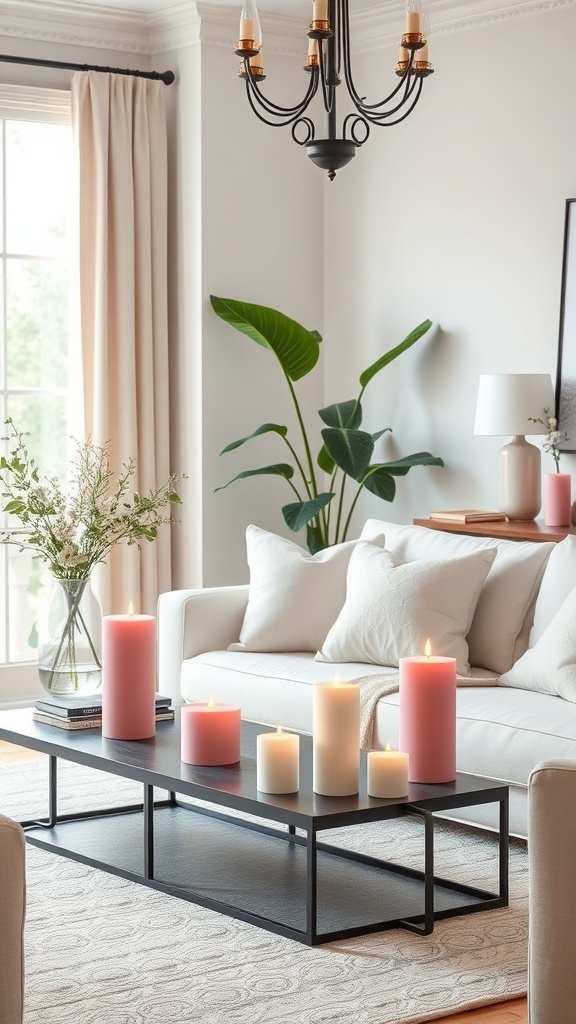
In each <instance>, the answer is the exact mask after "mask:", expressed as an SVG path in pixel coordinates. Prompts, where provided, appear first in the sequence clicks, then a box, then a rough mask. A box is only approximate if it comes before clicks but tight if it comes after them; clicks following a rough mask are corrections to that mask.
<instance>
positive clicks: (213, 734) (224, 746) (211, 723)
mask: <svg viewBox="0 0 576 1024" xmlns="http://www.w3.org/2000/svg"><path fill="white" fill-rule="evenodd" d="M240 714H241V713H240V708H237V707H235V706H234V705H232V704H216V703H215V702H214V701H212V700H211V701H210V703H209V704H185V705H184V706H183V708H182V710H181V716H180V741H181V753H180V757H181V760H182V761H184V762H185V763H186V764H198V765H217V764H236V762H237V761H239V760H240V730H241V719H240Z"/></svg>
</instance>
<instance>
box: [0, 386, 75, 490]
mask: <svg viewBox="0 0 576 1024" xmlns="http://www.w3.org/2000/svg"><path fill="white" fill-rule="evenodd" d="M6 406H7V413H8V416H9V417H10V418H11V419H12V420H13V421H14V424H15V425H16V427H17V428H18V430H20V431H21V432H22V433H24V434H28V435H29V436H28V437H26V438H25V441H26V448H27V449H28V451H29V452H30V454H31V455H32V456H33V458H35V459H36V462H37V463H38V468H39V470H40V473H41V474H42V475H43V474H45V473H49V474H50V476H57V477H59V478H60V479H61V480H65V479H66V471H67V465H68V458H67V456H68V396H67V395H60V396H59V397H56V396H55V395H9V396H8V399H7V403H6Z"/></svg>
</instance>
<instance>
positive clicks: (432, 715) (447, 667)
mask: <svg viewBox="0 0 576 1024" xmlns="http://www.w3.org/2000/svg"><path fill="white" fill-rule="evenodd" d="M399 746H400V749H401V750H405V751H407V753H408V763H409V773H410V782H453V781H454V779H455V777H456V659H455V658H439V657H430V656H429V655H428V656H426V655H424V656H423V657H413V658H400V739H399Z"/></svg>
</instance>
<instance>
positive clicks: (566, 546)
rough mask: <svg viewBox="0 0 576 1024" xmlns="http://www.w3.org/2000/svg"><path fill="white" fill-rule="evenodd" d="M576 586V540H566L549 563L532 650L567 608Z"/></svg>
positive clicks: (537, 608) (536, 612)
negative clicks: (558, 615) (564, 606)
mask: <svg viewBox="0 0 576 1024" xmlns="http://www.w3.org/2000/svg"><path fill="white" fill-rule="evenodd" d="M574 584H576V537H566V538H565V539H564V540H562V541H560V543H559V544H555V545H554V550H553V551H552V554H551V555H550V558H549V559H548V562H547V564H546V569H545V570H544V575H543V577H542V583H541V584H540V590H539V591H538V597H537V598H536V606H535V608H534V623H533V625H532V629H531V631H530V643H529V646H530V647H534V646H535V644H536V643H537V641H538V640H539V639H540V637H541V636H542V633H543V632H544V630H545V629H546V627H547V626H549V625H550V623H551V622H552V619H553V618H554V616H555V615H556V612H558V611H560V608H561V607H562V605H563V604H564V601H565V600H566V598H567V597H568V594H569V593H570V591H571V590H572V587H573V586H574Z"/></svg>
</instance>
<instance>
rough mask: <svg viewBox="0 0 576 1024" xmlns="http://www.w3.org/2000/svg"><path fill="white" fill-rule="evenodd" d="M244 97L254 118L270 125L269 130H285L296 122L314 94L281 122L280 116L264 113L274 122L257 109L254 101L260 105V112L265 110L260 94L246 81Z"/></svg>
mask: <svg viewBox="0 0 576 1024" xmlns="http://www.w3.org/2000/svg"><path fill="white" fill-rule="evenodd" d="M246 95H247V96H248V102H249V104H250V106H251V107H252V110H253V111H254V113H255V114H256V117H257V118H258V119H259V120H260V121H263V122H264V124H268V125H270V127H271V128H285V127H286V126H287V125H289V124H292V122H293V121H296V120H297V119H298V118H299V117H301V116H302V114H303V113H304V112H305V110H306V109H307V107H308V106H309V105H310V101H311V99H312V97H313V96H314V93H312V96H310V97H308V98H307V99H306V102H304V103H302V105H301V106H300V107H298V108H296V109H295V112H294V113H292V112H290V113H289V114H286V116H285V117H284V119H283V120H280V117H281V115H280V114H278V113H276V112H274V111H266V112H267V113H268V114H269V115H270V117H275V118H276V120H275V121H272V120H270V119H269V118H268V117H266V116H265V115H264V114H263V113H262V112H261V110H260V109H259V108H258V106H257V104H256V101H257V102H258V103H259V104H260V106H261V107H262V110H266V107H265V105H264V104H263V103H262V97H261V96H260V93H258V92H256V91H255V90H254V89H252V88H250V85H249V83H248V81H246Z"/></svg>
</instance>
